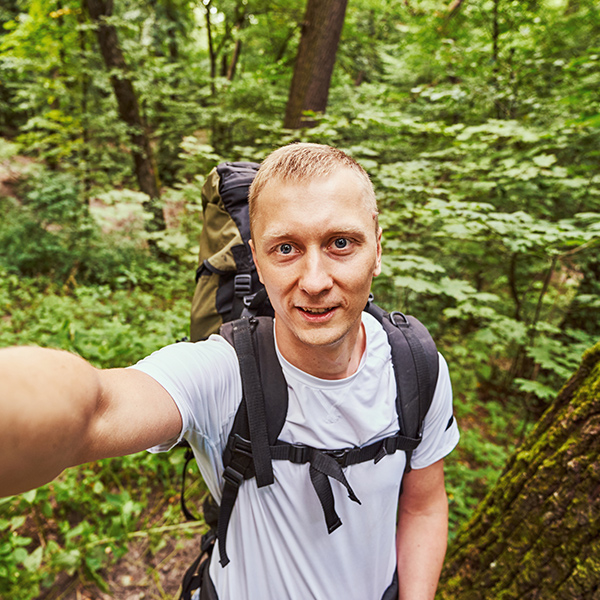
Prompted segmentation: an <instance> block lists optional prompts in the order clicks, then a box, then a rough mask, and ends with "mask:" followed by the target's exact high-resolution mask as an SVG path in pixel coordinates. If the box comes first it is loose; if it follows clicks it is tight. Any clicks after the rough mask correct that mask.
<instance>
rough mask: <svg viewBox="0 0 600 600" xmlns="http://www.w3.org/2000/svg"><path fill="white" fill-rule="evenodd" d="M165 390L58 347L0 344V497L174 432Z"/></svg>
mask: <svg viewBox="0 0 600 600" xmlns="http://www.w3.org/2000/svg"><path fill="white" fill-rule="evenodd" d="M180 430H181V417H180V415H179V411H178V410H177V407H176V406H175V403H174V402H173V400H172V399H171V396H170V395H169V394H168V393H167V392H166V390H165V389H164V388H163V387H162V386H160V385H159V384H158V383H157V382H156V381H154V380H153V379H152V378H151V377H149V376H148V375H146V374H144V373H141V372H140V371H137V370H135V369H109V370H100V369H96V368H94V367H92V366H91V365H90V364H89V363H87V362H86V361H84V360H83V359H81V358H79V357H78V356H75V355H73V354H70V353H68V352H64V351H61V350H49V349H44V348H35V347H24V348H6V349H2V350H0V496H7V495H11V494H16V493H19V492H23V491H26V490H28V489H31V488H34V487H37V486H40V485H42V484H44V483H46V482H48V481H50V480H51V479H53V478H54V477H56V476H57V475H58V474H59V473H60V472H61V471H62V470H63V469H65V468H66V467H69V466H73V465H76V464H81V463H84V462H88V461H91V460H97V459H99V458H105V457H109V456H120V455H124V454H130V453H132V452H137V451H140V450H144V449H146V448H149V447H150V446H153V445H155V444H158V443H161V442H164V441H166V440H168V439H170V438H172V437H174V436H176V435H177V434H178V433H179V431H180Z"/></svg>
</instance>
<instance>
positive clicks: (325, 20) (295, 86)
mask: <svg viewBox="0 0 600 600" xmlns="http://www.w3.org/2000/svg"><path fill="white" fill-rule="evenodd" d="M347 3H348V0H308V4H307V6H306V13H305V15H304V22H303V24H302V35H301V37H300V46H299V47H298V55H297V57H296V65H295V67H294V75H293V77H292V85H291V87H290V95H289V98H288V104H287V108H286V112H285V120H284V127H287V128H288V129H298V128H300V127H311V126H313V125H314V124H315V122H314V119H310V118H308V119H307V118H305V117H304V116H303V114H302V113H303V112H304V111H312V112H315V113H322V112H325V108H326V107H327V98H328V96H329V84H330V83H331V74H332V73H333V66H334V64H335V55H336V52H337V47H338V44H339V41H340V35H341V33H342V27H343V25H344V16H345V14H346V5H347Z"/></svg>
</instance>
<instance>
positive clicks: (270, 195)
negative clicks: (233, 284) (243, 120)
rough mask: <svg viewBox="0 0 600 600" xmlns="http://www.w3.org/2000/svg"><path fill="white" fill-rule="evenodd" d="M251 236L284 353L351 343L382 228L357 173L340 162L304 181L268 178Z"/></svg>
mask: <svg viewBox="0 0 600 600" xmlns="http://www.w3.org/2000/svg"><path fill="white" fill-rule="evenodd" d="M252 237H253V239H252V249H253V253H254V259H255V262H256V266H257V269H258V273H259V276H260V279H261V281H262V282H263V283H264V285H265V287H266V289H267V292H268V294H269V298H270V300H271V303H272V305H273V308H274V309H275V314H276V317H277V318H276V328H277V341H278V344H279V347H280V349H281V350H282V352H283V353H284V355H285V354H286V350H287V351H289V350H292V351H294V352H298V351H300V352H303V351H304V350H308V349H314V348H315V347H324V346H332V345H336V344H341V343H343V342H344V340H349V342H350V343H355V341H356V339H357V338H356V336H357V335H358V332H359V331H360V324H361V313H362V310H363V308H364V307H365V304H366V302H367V299H368V296H369V291H370V288H371V280H372V278H373V276H375V275H378V274H379V272H380V270H381V243H380V239H381V232H380V230H377V228H376V221H375V214H374V213H373V212H372V210H371V209H370V208H368V206H367V203H366V202H365V200H364V199H363V188H362V185H361V183H360V181H359V180H358V178H357V176H356V175H355V174H354V173H353V172H352V171H351V170H349V169H345V168H341V169H338V170H337V171H336V172H334V173H333V174H332V175H330V176H328V177H325V178H321V179H317V180H315V181H310V182H303V183H286V182H282V181H278V180H274V181H271V182H269V183H268V184H267V185H266V186H265V188H264V189H263V190H262V192H261V193H260V196H259V198H258V199H257V213H256V219H255V222H254V223H253V236H252ZM349 334H354V335H349Z"/></svg>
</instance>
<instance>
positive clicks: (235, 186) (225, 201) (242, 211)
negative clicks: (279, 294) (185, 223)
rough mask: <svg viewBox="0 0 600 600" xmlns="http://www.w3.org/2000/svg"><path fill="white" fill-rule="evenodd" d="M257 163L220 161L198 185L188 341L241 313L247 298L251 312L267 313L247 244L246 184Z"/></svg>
mask: <svg viewBox="0 0 600 600" xmlns="http://www.w3.org/2000/svg"><path fill="white" fill-rule="evenodd" d="M258 167H259V165H258V164H257V163H253V162H232V163H221V164H220V165H218V166H217V167H215V168H214V169H213V170H212V171H211V172H210V174H209V175H208V177H207V179H206V182H205V183H204V186H203V187H202V212H203V215H204V226H203V228H202V233H201V235H200V254H199V261H198V263H199V264H198V269H197V270H196V290H195V292H194V298H193V300H192V315H191V328H190V338H191V340H192V341H193V342H196V341H198V340H201V339H205V338H207V337H208V336H209V335H211V334H212V333H217V332H218V331H219V327H220V326H221V325H222V324H223V323H226V322H228V321H233V320H234V319H237V318H239V317H240V316H242V313H243V311H244V308H245V307H247V306H249V305H250V303H251V302H252V301H253V300H254V301H255V304H254V305H253V314H255V315H261V316H262V315H264V316H273V311H272V309H271V306H270V304H269V302H268V299H267V296H266V293H264V291H263V290H264V287H263V285H262V284H261V283H260V281H259V279H258V274H257V272H256V267H255V266H254V261H253V260H252V252H251V251H250V246H249V244H248V242H249V240H250V218H249V216H248V189H249V187H250V184H251V183H252V180H253V179H254V176H255V175H256V172H257V170H258ZM258 292H261V294H260V295H259V296H257V295H256V294H257V293H258Z"/></svg>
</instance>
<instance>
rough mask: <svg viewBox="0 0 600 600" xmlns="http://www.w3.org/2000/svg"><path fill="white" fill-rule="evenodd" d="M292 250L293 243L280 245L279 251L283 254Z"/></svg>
mask: <svg viewBox="0 0 600 600" xmlns="http://www.w3.org/2000/svg"><path fill="white" fill-rule="evenodd" d="M292 250H293V248H292V245H291V244H281V246H279V252H281V254H291V252H292Z"/></svg>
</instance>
